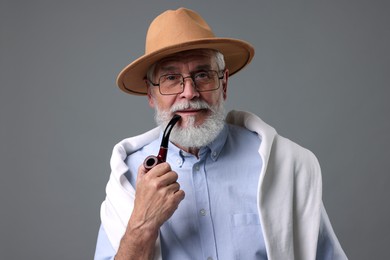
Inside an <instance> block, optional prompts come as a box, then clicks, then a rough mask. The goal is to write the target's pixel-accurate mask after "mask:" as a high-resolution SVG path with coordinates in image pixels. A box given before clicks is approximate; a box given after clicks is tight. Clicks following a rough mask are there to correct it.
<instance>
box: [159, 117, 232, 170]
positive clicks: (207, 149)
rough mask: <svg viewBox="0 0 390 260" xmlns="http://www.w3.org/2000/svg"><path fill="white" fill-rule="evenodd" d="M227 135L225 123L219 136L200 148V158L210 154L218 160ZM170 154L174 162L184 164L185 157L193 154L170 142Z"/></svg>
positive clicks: (214, 159) (213, 158)
mask: <svg viewBox="0 0 390 260" xmlns="http://www.w3.org/2000/svg"><path fill="white" fill-rule="evenodd" d="M227 136H228V127H227V125H226V124H225V125H224V127H223V128H222V131H221V132H220V133H219V134H218V136H217V137H216V138H215V139H214V141H212V142H210V143H209V144H208V145H206V146H204V147H202V148H200V150H199V158H200V159H202V158H204V157H205V156H208V155H210V158H211V159H212V160H213V161H216V160H218V157H219V155H220V153H221V151H222V148H223V146H224V145H225V142H226V139H227ZM160 137H161V136H160ZM168 156H171V159H172V160H173V162H174V163H177V164H182V162H183V159H185V157H190V156H193V155H192V154H189V153H187V152H185V151H183V150H181V149H180V148H178V147H177V146H176V145H174V144H173V143H171V142H170V143H169V151H168ZM180 162H181V163H180Z"/></svg>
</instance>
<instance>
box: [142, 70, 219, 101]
mask: <svg viewBox="0 0 390 260" xmlns="http://www.w3.org/2000/svg"><path fill="white" fill-rule="evenodd" d="M210 71H213V72H215V73H216V74H217V76H218V87H217V88H213V89H208V90H199V89H198V88H197V86H196V83H195V79H194V76H195V74H196V73H192V74H191V75H189V76H187V77H184V76H183V75H182V74H180V73H168V74H164V75H161V76H160V77H159V78H158V82H159V83H154V82H153V81H151V80H150V79H148V81H149V82H150V84H152V85H153V86H154V87H158V91H159V92H160V94H161V95H163V96H172V95H178V94H181V93H183V92H184V83H185V79H187V78H190V79H192V82H193V84H194V87H195V89H196V91H198V92H210V91H214V90H217V89H219V88H220V86H221V84H220V82H219V81H220V80H221V79H223V78H224V77H225V70H220V71H217V70H205V71H204V72H210ZM219 73H223V74H222V76H220V75H219ZM167 75H180V76H181V77H182V78H183V81H182V82H181V85H182V88H181V92H177V93H172V94H166V93H162V92H161V88H160V79H161V78H162V77H165V76H167Z"/></svg>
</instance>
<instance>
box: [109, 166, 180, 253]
mask: <svg viewBox="0 0 390 260" xmlns="http://www.w3.org/2000/svg"><path fill="white" fill-rule="evenodd" d="M177 179H178V175H177V173H176V172H174V171H172V170H171V167H170V166H169V164H168V163H161V164H158V165H156V166H155V167H154V168H152V169H151V170H150V171H148V172H146V169H145V168H144V166H143V165H141V166H140V167H139V169H138V177H137V183H136V193H135V201H134V209H133V212H132V214H131V217H130V220H129V222H128V225H127V229H126V232H125V235H124V236H123V238H122V240H121V244H120V246H119V250H118V253H117V255H116V258H115V259H152V258H153V254H154V245H155V242H156V239H157V237H158V231H159V229H160V227H161V225H162V224H163V223H164V222H165V221H167V220H168V219H169V218H170V217H171V216H172V214H173V213H174V212H175V210H176V209H177V207H178V206H179V203H180V202H181V201H182V200H183V199H184V191H183V190H180V185H179V183H177Z"/></svg>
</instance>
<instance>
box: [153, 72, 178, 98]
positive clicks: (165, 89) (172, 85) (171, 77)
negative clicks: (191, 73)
mask: <svg viewBox="0 0 390 260" xmlns="http://www.w3.org/2000/svg"><path fill="white" fill-rule="evenodd" d="M182 82H183V76H182V75H180V74H167V75H163V76H161V77H160V83H159V84H160V92H161V94H163V95H170V94H177V93H180V92H182V86H181V83H182Z"/></svg>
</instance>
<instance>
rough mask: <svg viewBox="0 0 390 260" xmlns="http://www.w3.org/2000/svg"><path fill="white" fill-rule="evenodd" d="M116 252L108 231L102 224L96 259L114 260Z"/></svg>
mask: <svg viewBox="0 0 390 260" xmlns="http://www.w3.org/2000/svg"><path fill="white" fill-rule="evenodd" d="M115 254H116V252H115V250H114V248H113V247H112V245H111V243H110V241H109V240H108V237H107V233H106V231H105V230H104V228H103V226H102V225H100V229H99V234H98V238H97V242H96V250H95V257H94V260H114V257H115Z"/></svg>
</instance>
